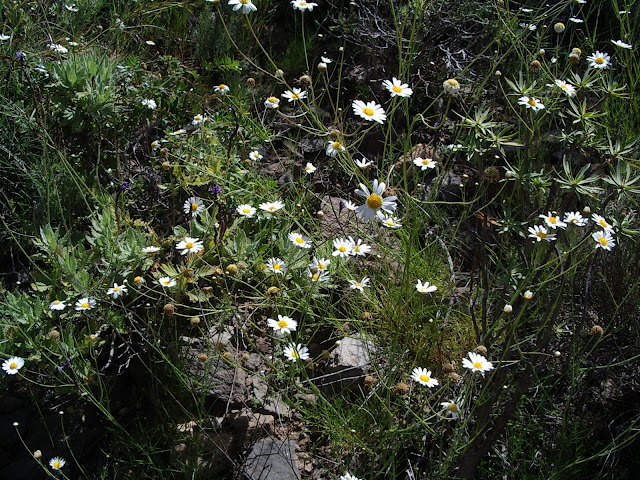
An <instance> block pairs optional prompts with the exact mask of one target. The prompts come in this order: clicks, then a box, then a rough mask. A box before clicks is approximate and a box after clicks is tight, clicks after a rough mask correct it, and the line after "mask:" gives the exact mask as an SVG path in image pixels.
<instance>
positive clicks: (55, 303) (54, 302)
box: [51, 300, 61, 305]
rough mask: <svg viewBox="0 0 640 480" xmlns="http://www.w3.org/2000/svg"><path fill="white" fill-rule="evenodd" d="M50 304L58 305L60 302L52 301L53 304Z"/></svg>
mask: <svg viewBox="0 0 640 480" xmlns="http://www.w3.org/2000/svg"><path fill="white" fill-rule="evenodd" d="M51 303H53V304H54V305H60V303H61V302H60V300H54V301H53V302H51Z"/></svg>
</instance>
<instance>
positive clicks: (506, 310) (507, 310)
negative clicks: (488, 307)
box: [502, 304, 513, 315]
mask: <svg viewBox="0 0 640 480" xmlns="http://www.w3.org/2000/svg"><path fill="white" fill-rule="evenodd" d="M502 311H503V312H504V313H505V315H511V313H512V312H513V307H512V306H511V305H509V304H507V305H505V306H504V308H503V309H502Z"/></svg>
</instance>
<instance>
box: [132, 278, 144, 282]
mask: <svg viewBox="0 0 640 480" xmlns="http://www.w3.org/2000/svg"><path fill="white" fill-rule="evenodd" d="M133 281H134V282H135V283H140V282H141V281H142V277H136V278H134V279H133Z"/></svg>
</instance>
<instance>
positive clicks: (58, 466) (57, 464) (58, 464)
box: [53, 462, 60, 470]
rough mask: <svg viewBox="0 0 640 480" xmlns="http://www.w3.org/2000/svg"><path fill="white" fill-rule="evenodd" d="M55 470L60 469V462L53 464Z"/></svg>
mask: <svg viewBox="0 0 640 480" xmlns="http://www.w3.org/2000/svg"><path fill="white" fill-rule="evenodd" d="M53 468H55V469H56V470H57V469H59V468H60V462H53Z"/></svg>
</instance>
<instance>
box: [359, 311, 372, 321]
mask: <svg viewBox="0 0 640 480" xmlns="http://www.w3.org/2000/svg"><path fill="white" fill-rule="evenodd" d="M360 320H362V321H363V322H370V321H371V320H373V313H371V312H362V314H361V315H360Z"/></svg>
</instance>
